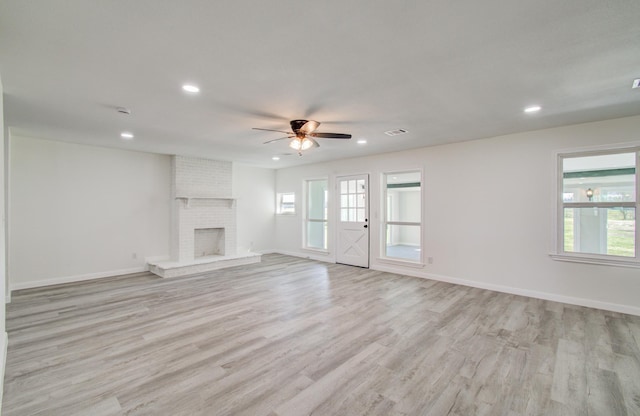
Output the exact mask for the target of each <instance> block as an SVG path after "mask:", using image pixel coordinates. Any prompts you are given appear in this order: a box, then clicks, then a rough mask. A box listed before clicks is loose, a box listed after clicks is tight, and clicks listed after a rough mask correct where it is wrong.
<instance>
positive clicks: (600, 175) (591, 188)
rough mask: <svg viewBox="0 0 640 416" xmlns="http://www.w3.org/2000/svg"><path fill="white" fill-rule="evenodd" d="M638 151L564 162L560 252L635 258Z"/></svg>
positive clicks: (592, 155) (570, 159)
mask: <svg viewBox="0 0 640 416" xmlns="http://www.w3.org/2000/svg"><path fill="white" fill-rule="evenodd" d="M637 165H638V151H637V149H635V151H633V150H632V151H628V150H627V151H625V152H623V153H606V154H590V155H583V156H572V155H565V156H562V157H561V166H562V178H561V181H562V201H561V202H560V204H559V207H560V212H559V217H560V219H561V221H560V225H561V230H560V236H559V237H560V238H559V241H561V249H562V252H564V253H567V254H571V253H575V254H581V255H594V257H601V256H617V257H622V258H628V259H637V257H638V247H637V238H636V211H637V206H638V202H637V194H636V192H637V183H638V169H637Z"/></svg>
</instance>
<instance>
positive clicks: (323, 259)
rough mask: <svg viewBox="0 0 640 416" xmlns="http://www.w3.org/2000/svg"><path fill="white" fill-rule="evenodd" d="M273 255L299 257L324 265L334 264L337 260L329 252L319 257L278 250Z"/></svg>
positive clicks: (312, 254)
mask: <svg viewBox="0 0 640 416" xmlns="http://www.w3.org/2000/svg"><path fill="white" fill-rule="evenodd" d="M273 253H275V254H282V255H283V256H291V257H299V258H302V259H309V260H316V261H321V262H324V263H334V264H335V262H336V261H335V258H334V257H333V256H332V255H331V253H329V252H327V253H326V255H321V256H318V255H317V254H316V253H299V252H296V251H288V250H276V251H274V252H273Z"/></svg>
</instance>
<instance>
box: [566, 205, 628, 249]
mask: <svg viewBox="0 0 640 416" xmlns="http://www.w3.org/2000/svg"><path fill="white" fill-rule="evenodd" d="M635 218H636V210H635V208H591V207H590V208H565V209H564V251H566V252H574V253H591V254H607V255H613V256H624V257H635V237H636V230H635V228H636V227H635V224H636V221H635Z"/></svg>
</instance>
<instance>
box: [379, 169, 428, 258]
mask: <svg viewBox="0 0 640 416" xmlns="http://www.w3.org/2000/svg"><path fill="white" fill-rule="evenodd" d="M421 177H422V173H421V172H420V171H410V172H393V173H384V174H383V187H384V224H383V230H384V233H383V239H384V240H383V244H382V249H383V257H385V258H388V259H398V260H404V261H411V262H422V252H421V251H422V243H421V242H422V184H421Z"/></svg>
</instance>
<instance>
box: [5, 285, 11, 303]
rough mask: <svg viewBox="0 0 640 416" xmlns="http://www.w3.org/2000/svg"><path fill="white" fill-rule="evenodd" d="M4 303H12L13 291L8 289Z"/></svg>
mask: <svg viewBox="0 0 640 416" xmlns="http://www.w3.org/2000/svg"><path fill="white" fill-rule="evenodd" d="M4 303H11V291H10V290H9V289H8V288H7V293H5V296H4Z"/></svg>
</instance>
